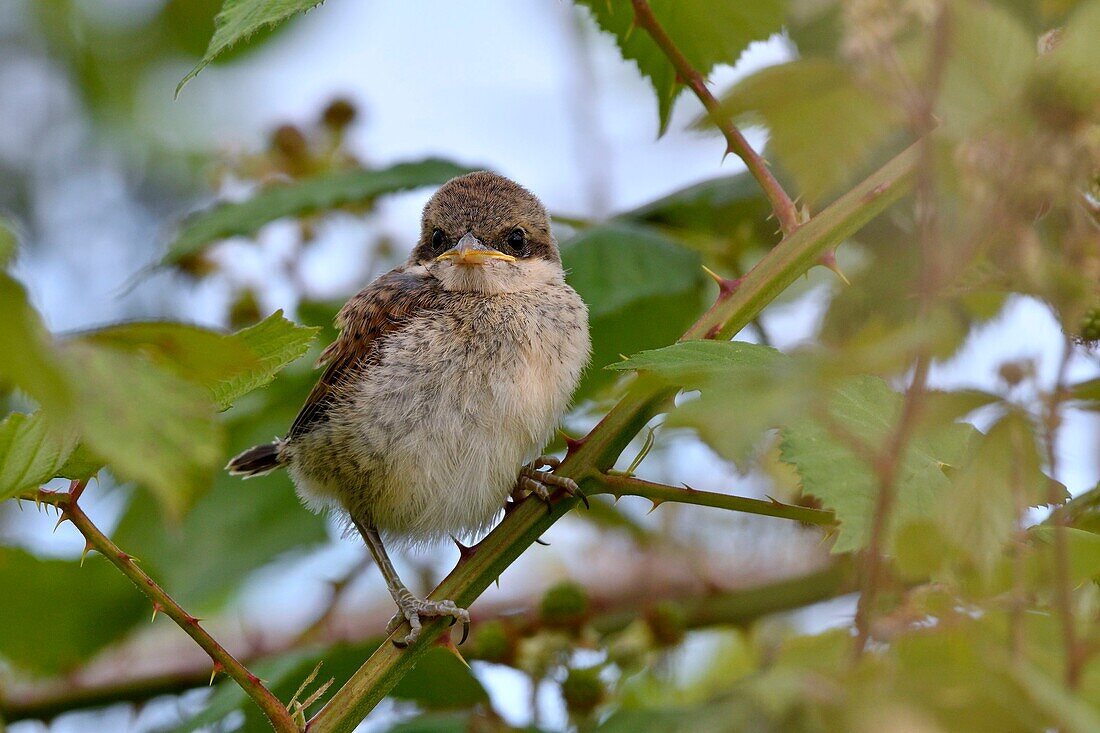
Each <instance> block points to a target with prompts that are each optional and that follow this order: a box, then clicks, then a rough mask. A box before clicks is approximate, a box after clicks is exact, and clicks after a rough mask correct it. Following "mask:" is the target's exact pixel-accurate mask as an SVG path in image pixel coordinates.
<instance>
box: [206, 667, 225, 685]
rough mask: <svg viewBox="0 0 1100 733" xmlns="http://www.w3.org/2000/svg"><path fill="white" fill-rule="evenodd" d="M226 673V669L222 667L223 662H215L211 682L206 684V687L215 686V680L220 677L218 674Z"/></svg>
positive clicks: (211, 671) (211, 672)
mask: <svg viewBox="0 0 1100 733" xmlns="http://www.w3.org/2000/svg"><path fill="white" fill-rule="evenodd" d="M224 671H225V667H223V666H222V663H221V662H214V669H212V670H210V681H209V682H207V683H206V686H207V687H209V686H210V685H212V684H214V678H215V677H217V676H218V672H224Z"/></svg>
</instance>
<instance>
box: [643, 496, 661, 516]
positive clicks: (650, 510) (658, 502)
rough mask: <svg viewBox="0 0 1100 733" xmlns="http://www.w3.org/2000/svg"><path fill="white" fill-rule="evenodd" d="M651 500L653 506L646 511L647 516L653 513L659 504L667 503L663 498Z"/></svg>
mask: <svg viewBox="0 0 1100 733" xmlns="http://www.w3.org/2000/svg"><path fill="white" fill-rule="evenodd" d="M650 501H651V502H653V506H651V507H650V508H649V511H648V512H646V516H649V515H650V514H652V513H653V512H654V510H656V509H657V507H659V506H661V505H662V504H664V503H665V502H664V500H663V499H650Z"/></svg>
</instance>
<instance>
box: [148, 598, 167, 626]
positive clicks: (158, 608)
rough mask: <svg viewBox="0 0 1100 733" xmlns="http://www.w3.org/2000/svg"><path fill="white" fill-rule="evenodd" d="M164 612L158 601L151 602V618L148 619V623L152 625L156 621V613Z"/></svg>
mask: <svg viewBox="0 0 1100 733" xmlns="http://www.w3.org/2000/svg"><path fill="white" fill-rule="evenodd" d="M163 610H164V606H162V605H160V603H159V602H158V601H153V617H152V618H151V619H149V623H153V622H154V621H156V620H157V613H159V612H160V611H163Z"/></svg>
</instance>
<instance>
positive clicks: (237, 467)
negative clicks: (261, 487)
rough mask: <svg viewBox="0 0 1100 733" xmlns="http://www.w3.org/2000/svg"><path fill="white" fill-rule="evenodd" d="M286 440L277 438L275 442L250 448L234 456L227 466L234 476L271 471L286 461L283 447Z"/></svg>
mask: <svg viewBox="0 0 1100 733" xmlns="http://www.w3.org/2000/svg"><path fill="white" fill-rule="evenodd" d="M285 446H286V441H284V440H276V441H275V442H274V443H265V444H264V445H257V446H255V447H253V448H249V449H248V450H246V451H245V452H244V453H241V454H240V455H239V456H237V457H236V458H234V459H233V460H231V461H230V462H229V464H228V465H227V466H226V467H225V470H227V471H229V473H230V475H232V476H244V477H245V478H252V477H253V476H263V475H264V474H268V473H271V472H272V471H274V470H275V469H276V468H278V467H279V466H281V465H283V463H285V462H286V460H285V455H284V452H283V448H284V447H285Z"/></svg>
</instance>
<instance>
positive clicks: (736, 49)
mask: <svg viewBox="0 0 1100 733" xmlns="http://www.w3.org/2000/svg"><path fill="white" fill-rule="evenodd" d="M580 4H581V5H584V6H586V7H587V8H588V9H589V10H590V11H591V12H592V17H593V18H594V19H595V21H596V24H597V25H598V26H599V27H600V28H601V29H603V30H605V31H608V32H609V33H611V34H612V35H614V36H615V42H616V43H617V44H618V45H619V50H620V51H621V52H622V55H623V58H624V59H630V60H632V61H634V62H636V63H637V64H638V70H639V71H640V72H641V73H642V75H643V76H645V77H646V78H647V79H649V81H650V83H651V84H652V85H653V91H654V92H656V94H657V107H658V114H659V117H660V132H661V134H662V135H663V134H664V132H665V130H666V129H667V128H668V121H669V117H670V115H671V114H672V104H673V102H675V101H676V97H677V95H678V94H679V92H680V90H681V88H682V87H681V85H680V84H679V83H678V82H677V80H676V70H675V69H674V68H673V66H672V64H671V63H670V62H669V60H668V58H667V57H666V56H665V54H664V53H663V52H662V51H661V49H660V48H659V47H658V46H657V44H656V43H654V41H653V39H652V38H651V37H650V35H649V34H648V33H647V32H646V31H645V30H644V29H642V28H639V27H636V26H635V24H634V9H633V8H632V7H631V6H630V4H629V3H627V2H622V1H616V0H581V2H580ZM649 5H650V7H651V8H652V10H653V15H654V16H655V17H656V18H657V22H658V23H660V25H661V27H662V28H663V29H664V31H665V33H666V34H667V35H668V36H669V38H670V39H671V40H672V42H673V43H674V44H675V45H676V47H677V48H678V49H679V50H680V52H681V53H682V54H683V55H684V57H685V58H686V59H687V60H688V62H689V63H690V64H691V65H692V66H693V67H694V68H695V70H696V71H698V72H699V73H700V74H702V75H703V76H704V77H706V76H707V75H708V74H710V71H711V69H712V68H714V66H715V65H717V64H730V65H731V66H732V65H733V64H736V63H737V59H738V58H739V57H740V56H741V53H742V51H744V50H745V49H746V48H747V47H748V45H749V44H750V43H751V42H753V41H763V40H766V39H767V38H768V37H769V36H771V35H772V34H773V33H779V32H780V31H781V30H782V29H783V16H784V10H785V8H786V3H785V2H783V0H758V1H756V2H732V1H731V0H721V1H720V2H713V1H712V0H650V3H649Z"/></svg>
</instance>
